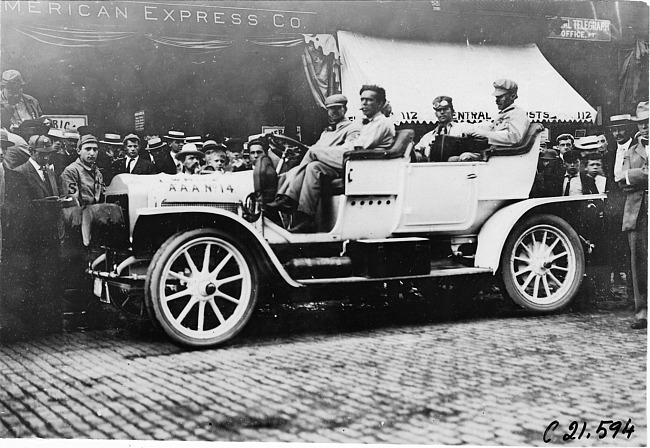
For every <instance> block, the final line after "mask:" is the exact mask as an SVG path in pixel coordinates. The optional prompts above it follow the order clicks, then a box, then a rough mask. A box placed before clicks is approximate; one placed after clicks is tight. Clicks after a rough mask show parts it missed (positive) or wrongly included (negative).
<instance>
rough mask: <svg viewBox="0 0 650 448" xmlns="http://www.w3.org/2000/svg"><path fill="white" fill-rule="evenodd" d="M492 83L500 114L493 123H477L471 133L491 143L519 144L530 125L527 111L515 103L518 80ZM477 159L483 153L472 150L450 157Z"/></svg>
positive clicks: (458, 159) (500, 80)
mask: <svg viewBox="0 0 650 448" xmlns="http://www.w3.org/2000/svg"><path fill="white" fill-rule="evenodd" d="M492 85H493V86H494V92H492V95H494V96H495V97H496V103H497V107H498V108H499V116H498V117H497V119H496V120H495V121H494V122H493V123H489V124H485V123H479V124H478V125H475V126H474V129H473V130H472V131H471V132H469V135H470V136H472V137H477V138H487V139H488V143H489V144H490V145H499V146H517V145H518V144H519V143H521V141H522V140H523V139H524V136H525V135H526V131H527V130H528V126H529V125H530V120H529V119H528V115H527V114H526V111H525V110H523V109H522V108H521V107H519V106H517V105H515V104H514V102H515V100H516V99H517V91H518V89H519V87H518V86H517V83H516V82H514V81H511V80H509V79H497V80H496V81H494V83H493V84H492ZM452 159H454V160H452ZM477 160H481V154H478V153H472V152H465V153H463V154H461V155H460V157H458V158H455V157H450V158H449V161H450V162H453V161H460V162H467V161H477Z"/></svg>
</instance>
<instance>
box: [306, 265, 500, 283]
mask: <svg viewBox="0 0 650 448" xmlns="http://www.w3.org/2000/svg"><path fill="white" fill-rule="evenodd" d="M492 273H493V272H492V269H489V268H474V267H466V266H462V267H449V268H444V269H439V268H435V269H432V270H431V272H429V273H428V274H421V275H403V276H393V277H359V276H350V277H328V278H306V279H301V278H297V279H296V281H298V282H299V283H302V284H303V285H317V284H326V283H327V284H332V283H360V282H378V281H380V282H387V281H392V280H417V279H426V278H434V277H452V276H456V275H476V274H492Z"/></svg>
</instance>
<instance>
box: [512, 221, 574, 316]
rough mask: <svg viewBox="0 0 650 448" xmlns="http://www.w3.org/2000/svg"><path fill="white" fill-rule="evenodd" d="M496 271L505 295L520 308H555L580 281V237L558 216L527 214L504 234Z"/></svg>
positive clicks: (566, 302)
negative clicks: (505, 292) (506, 236)
mask: <svg viewBox="0 0 650 448" xmlns="http://www.w3.org/2000/svg"><path fill="white" fill-rule="evenodd" d="M500 271H501V275H502V279H503V283H504V286H505V288H506V291H507V293H508V295H509V296H510V297H511V298H512V300H514V301H515V302H516V303H517V304H519V305H520V306H522V307H523V308H525V309H528V310H531V311H538V312H540V311H541V312H551V311H556V310H559V309H561V308H563V307H565V306H566V305H567V304H568V303H569V302H570V301H571V300H572V299H573V297H574V296H575V295H576V294H577V292H578V289H579V288H580V284H581V283H582V279H583V276H584V272H585V255H584V251H583V248H582V244H581V243H580V238H579V237H578V234H577V233H576V231H575V230H573V228H572V227H571V226H570V225H569V224H568V223H567V222H566V221H565V220H563V219H562V218H559V217H557V216H554V215H548V214H545V215H535V216H531V217H529V218H527V219H524V220H523V221H522V222H520V223H519V224H517V225H516V226H515V228H514V229H513V230H512V232H511V233H510V235H509V236H508V239H507V241H506V244H505V246H504V248H503V253H502V254H501V267H500Z"/></svg>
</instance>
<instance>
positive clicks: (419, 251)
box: [88, 124, 605, 347]
mask: <svg viewBox="0 0 650 448" xmlns="http://www.w3.org/2000/svg"><path fill="white" fill-rule="evenodd" d="M541 130H542V127H541V125H538V124H532V125H531V126H530V127H529V129H528V131H527V133H526V135H525V138H524V140H523V142H522V143H521V145H520V146H517V147H509V148H504V147H501V148H500V147H489V148H486V149H485V150H483V151H482V155H483V160H481V161H478V162H445V163H441V161H439V160H432V161H429V162H425V163H421V162H420V163H415V161H414V160H413V159H412V157H411V151H412V147H413V144H412V140H413V131H412V130H401V131H399V132H398V135H397V138H396V142H395V144H394V145H393V147H392V148H390V149H389V150H381V151H379V150H377V151H373V150H363V151H361V150H358V151H351V152H349V153H347V154H346V156H345V164H344V166H345V173H344V177H343V179H339V180H338V181H339V183H338V184H337V183H336V181H334V182H332V183H331V184H330V185H328V188H327V189H324V190H323V192H322V198H321V201H320V202H321V204H320V211H319V215H318V231H317V232H316V233H309V234H292V233H290V232H288V231H287V230H286V229H285V228H283V226H281V225H278V224H277V223H276V222H274V220H271V219H269V217H267V216H264V214H263V213H260V207H261V204H260V191H257V192H256V191H255V183H254V175H255V173H254V172H252V171H248V172H237V173H226V174H221V175H208V176H198V175H194V176H185V175H173V176H170V175H165V174H160V175H156V176H134V175H120V176H117V177H116V178H115V179H114V180H113V182H112V184H111V185H110V186H109V188H108V190H107V199H106V201H107V203H109V204H117V206H119V207H120V208H121V210H122V211H123V213H122V215H123V220H124V221H123V223H119V222H118V223H115V224H114V226H113V227H112V228H111V229H110V231H106V229H105V228H104V230H103V231H101V232H100V231H98V230H96V229H95V228H91V238H92V239H94V244H95V245H97V244H99V245H101V246H102V247H103V249H102V250H103V253H102V254H101V255H100V256H99V257H98V258H97V259H95V260H94V261H93V262H92V263H91V265H90V267H89V269H88V272H89V273H90V274H91V275H92V276H93V277H94V279H95V280H94V281H95V294H96V295H98V296H99V297H100V298H101V299H102V300H103V301H105V302H112V303H114V304H115V305H116V306H118V307H119V308H121V309H123V310H125V311H128V312H130V313H132V314H136V315H137V314H141V315H143V316H147V317H148V318H150V319H151V320H152V321H153V322H154V324H155V325H157V326H158V327H160V328H162V330H163V331H164V332H165V333H166V334H167V335H168V336H169V337H170V338H171V339H172V340H173V341H175V342H176V343H179V344H182V345H186V346H191V347H208V346H216V345H219V344H222V343H224V342H226V341H228V340H230V339H231V338H233V337H234V336H235V335H236V334H237V333H238V332H239V331H240V330H241V329H242V328H243V327H244V326H245V325H246V323H247V322H248V320H249V318H250V317H251V314H252V312H253V310H254V309H255V307H256V305H257V302H258V300H259V299H260V298H262V299H265V298H266V297H268V296H270V295H269V294H268V289H266V288H267V287H269V286H270V287H274V286H280V287H282V288H285V289H289V290H290V289H291V288H296V289H297V288H308V287H310V286H314V285H324V284H340V285H341V286H342V287H345V286H346V285H348V286H349V285H351V284H359V283H362V282H382V283H386V284H390V283H391V282H418V281H425V280H427V279H436V278H443V277H444V278H449V277H453V276H472V275H478V274H488V275H489V274H492V275H495V276H497V278H498V279H499V280H500V284H501V286H502V288H503V289H504V292H505V293H506V294H507V295H508V296H509V297H510V298H511V299H512V300H513V301H514V302H515V303H516V304H518V305H520V306H521V307H523V308H525V309H527V310H531V311H534V312H551V311H556V310H559V309H561V308H563V307H565V306H566V305H567V304H568V303H569V302H570V301H571V300H572V299H573V298H574V297H575V296H576V293H577V291H578V289H579V287H580V285H581V282H582V279H583V276H584V272H585V253H586V252H587V251H588V246H589V241H588V238H587V237H586V236H585V235H581V232H582V230H581V229H582V228H583V227H584V226H583V225H582V223H581V216H582V213H581V211H583V210H585V208H587V207H588V206H589V205H591V204H592V203H594V202H597V201H600V200H602V199H604V198H605V195H591V196H570V197H549V198H534V199H533V198H529V194H530V191H531V187H532V184H533V180H534V177H535V172H536V167H537V162H538V154H539V146H540V138H541V137H540V131H541ZM271 138H274V139H276V143H278V142H279V144H284V145H285V146H290V145H292V144H293V143H292V141H291V140H290V139H288V138H283V137H281V136H279V137H271ZM257 174H259V173H257ZM258 190H259V188H258ZM110 207H113V208H115V205H111V206H110ZM120 225H121V226H122V228H123V229H124V231H123V232H122V233H120V232H119V231H118V228H119V227H120ZM92 232H95V234H92ZM462 278H466V277H462ZM260 296H262V297H260Z"/></svg>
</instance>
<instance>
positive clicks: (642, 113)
mask: <svg viewBox="0 0 650 448" xmlns="http://www.w3.org/2000/svg"><path fill="white" fill-rule="evenodd" d="M647 119H648V102H647V101H643V102H641V103H639V105H638V106H636V115H634V116H633V117H632V121H634V122H635V123H638V122H639V121H646V120H647Z"/></svg>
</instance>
